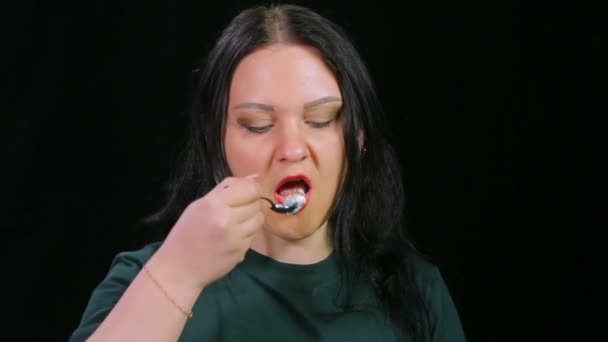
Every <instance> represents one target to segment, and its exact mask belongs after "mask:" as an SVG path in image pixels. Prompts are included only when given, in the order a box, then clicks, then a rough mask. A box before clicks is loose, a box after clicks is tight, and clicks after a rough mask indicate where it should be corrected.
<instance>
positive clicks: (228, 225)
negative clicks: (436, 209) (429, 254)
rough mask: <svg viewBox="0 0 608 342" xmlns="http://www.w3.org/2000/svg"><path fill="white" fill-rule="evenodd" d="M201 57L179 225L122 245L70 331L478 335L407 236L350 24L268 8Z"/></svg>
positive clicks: (337, 337) (76, 336) (104, 336)
mask: <svg viewBox="0 0 608 342" xmlns="http://www.w3.org/2000/svg"><path fill="white" fill-rule="evenodd" d="M201 70H202V72H201V77H200V84H199V89H198V92H197V99H196V101H195V103H194V107H193V110H192V123H191V127H192V129H191V135H190V140H189V143H188V145H187V149H186V152H185V154H184V155H183V159H182V162H181V165H180V168H179V170H178V172H177V173H176V175H175V177H174V179H173V181H172V183H171V187H170V189H171V191H170V196H169V198H168V201H167V204H166V206H165V207H164V208H163V209H162V210H160V211H159V213H158V214H157V215H156V216H155V220H156V221H158V222H161V223H163V224H164V225H165V226H166V227H170V228H171V229H169V231H168V232H167V234H166V237H165V238H164V239H162V240H161V241H159V242H157V243H152V244H149V245H147V246H145V247H144V248H143V249H141V250H138V251H133V252H124V253H121V254H119V255H118V256H117V257H116V259H115V261H114V262H113V264H112V267H111V270H110V272H109V274H108V275H107V277H106V279H105V280H104V281H102V282H101V284H99V286H98V287H97V288H96V289H95V291H94V292H93V294H92V296H91V299H90V302H89V304H88V306H87V308H86V310H85V313H84V315H83V317H82V320H81V322H80V326H79V327H78V328H77V329H76V331H75V332H74V333H73V335H72V338H71V340H72V341H80V340H84V339H86V338H88V337H89V336H91V340H100V341H102V340H121V341H122V340H145V341H156V340H158V341H168V340H177V339H181V340H184V341H190V340H192V341H194V340H196V341H244V340H255V341H258V340H260V341H262V340H263V341H274V340H277V341H278V340H281V341H283V340H290V341H310V340H323V341H402V340H405V341H426V340H432V341H448V340H449V341H463V340H464V339H465V338H464V334H463V331H462V328H461V325H460V321H459V318H458V314H457V311H456V309H455V307H454V304H453V302H452V300H451V298H450V295H449V291H448V290H447V288H446V287H445V283H444V282H443V280H442V278H441V275H440V273H439V271H438V270H437V268H436V267H434V266H433V265H432V264H430V263H428V262H425V261H424V260H423V259H422V258H421V257H419V256H417V254H416V251H415V250H414V249H413V247H412V246H411V244H410V243H409V242H408V239H407V236H406V235H405V234H404V230H403V222H402V212H403V205H404V200H403V198H404V194H403V189H402V185H401V174H400V172H399V167H398V162H397V160H396V157H395V155H394V152H393V151H392V149H391V148H390V146H389V145H388V143H387V141H385V139H384V138H383V136H382V126H381V125H380V123H381V117H380V110H379V101H378V99H377V97H376V95H375V92H374V88H373V86H372V82H371V80H370V77H369V75H368V73H367V70H366V68H365V66H364V64H363V62H362V60H361V58H360V56H359V55H358V53H357V51H356V50H355V48H354V47H353V44H352V43H351V42H350V41H349V39H348V38H347V36H346V34H345V33H344V32H343V31H342V30H341V29H340V28H339V27H338V26H336V25H335V24H333V23H332V22H330V21H328V20H327V19H325V18H323V17H321V16H319V15H318V14H316V13H314V12H312V11H311V10H309V9H305V8H302V7H297V6H289V5H280V6H271V7H255V8H251V9H248V10H246V11H244V12H242V13H241V14H240V15H238V16H237V17H236V18H235V19H234V20H233V21H232V22H231V23H230V24H229V25H228V27H227V28H226V29H225V30H224V31H223V33H222V34H221V36H220V37H219V39H218V41H217V44H216V45H215V47H214V48H213V49H212V50H211V52H210V54H209V56H208V59H207V61H206V64H205V65H204V66H203V67H202V69H201ZM269 202H270V203H269ZM272 202H276V203H275V204H273V205H271V203H272ZM292 202H293V203H292ZM292 204H293V206H292ZM272 206H275V207H277V208H279V209H277V211H279V212H276V211H273V210H271V207H272ZM294 207H295V209H293V208H294ZM281 208H283V209H285V208H287V209H286V210H290V209H293V211H292V212H288V213H287V214H286V213H283V212H280V211H281V210H280V209H281ZM286 210H283V211H286Z"/></svg>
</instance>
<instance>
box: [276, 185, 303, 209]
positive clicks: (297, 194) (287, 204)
mask: <svg viewBox="0 0 608 342" xmlns="http://www.w3.org/2000/svg"><path fill="white" fill-rule="evenodd" d="M304 204H306V193H305V192H304V189H298V190H297V191H294V192H292V193H290V194H289V195H287V196H286V197H285V200H284V201H283V204H277V206H281V207H283V208H292V207H293V208H292V209H291V211H290V212H288V213H286V214H287V215H294V214H297V213H299V212H300V210H302V207H304Z"/></svg>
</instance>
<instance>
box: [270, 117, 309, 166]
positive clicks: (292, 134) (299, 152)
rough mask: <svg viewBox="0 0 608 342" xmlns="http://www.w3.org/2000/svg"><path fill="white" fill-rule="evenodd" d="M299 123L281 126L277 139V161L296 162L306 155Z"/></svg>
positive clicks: (304, 140)
mask: <svg viewBox="0 0 608 342" xmlns="http://www.w3.org/2000/svg"><path fill="white" fill-rule="evenodd" d="M298 126H299V125H295V124H294V125H290V126H288V127H283V129H281V132H280V134H279V137H278V139H277V154H278V159H279V161H282V162H297V161H301V160H304V159H306V158H307V157H308V155H309V151H308V148H307V146H306V139H305V136H304V133H303V132H302V129H301V128H300V127H298Z"/></svg>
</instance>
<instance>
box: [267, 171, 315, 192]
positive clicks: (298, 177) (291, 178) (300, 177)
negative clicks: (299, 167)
mask: <svg viewBox="0 0 608 342" xmlns="http://www.w3.org/2000/svg"><path fill="white" fill-rule="evenodd" d="M297 180H301V181H303V182H304V183H306V185H308V189H309V190H310V188H312V186H311V184H310V179H308V177H306V176H305V175H302V174H299V175H293V176H287V177H285V178H283V179H281V180H280V181H279V184H277V187H276V188H275V189H274V192H275V193H276V192H278V191H279V189H280V188H281V187H282V186H283V185H285V183H287V182H291V181H297Z"/></svg>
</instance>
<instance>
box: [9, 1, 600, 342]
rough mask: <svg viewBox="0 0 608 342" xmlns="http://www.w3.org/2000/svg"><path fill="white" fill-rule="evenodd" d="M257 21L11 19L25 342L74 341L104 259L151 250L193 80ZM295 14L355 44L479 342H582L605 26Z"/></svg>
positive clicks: (120, 6) (575, 18)
mask: <svg viewBox="0 0 608 342" xmlns="http://www.w3.org/2000/svg"><path fill="white" fill-rule="evenodd" d="M251 3H253V2H246V1H223V2H221V3H220V2H210V1H173V2H166V3H160V2H148V1H82V2H72V3H69V2H61V1H21V2H18V3H15V4H14V6H13V7H10V8H9V11H7V12H6V13H8V14H10V16H9V17H10V19H9V21H8V24H9V25H8V27H9V30H8V31H5V33H7V38H6V39H5V41H4V43H3V45H4V49H3V51H4V53H3V55H4V57H8V60H9V63H8V64H7V65H5V66H6V67H7V68H6V71H7V73H6V75H7V77H5V78H4V79H5V80H6V81H7V83H8V85H9V87H7V91H6V92H5V94H4V95H6V98H7V99H8V102H7V103H8V104H7V105H5V106H4V108H5V110H6V113H8V115H7V116H5V115H4V114H3V115H2V116H3V118H2V125H3V128H2V131H3V132H5V133H3V134H2V135H3V136H2V141H3V145H4V146H3V149H4V153H3V159H4V162H3V166H2V170H3V172H6V174H5V176H4V177H3V178H4V180H5V183H6V184H5V190H4V194H5V195H4V205H2V208H3V210H5V211H6V213H5V214H4V215H3V217H4V220H3V222H4V227H5V229H4V232H5V236H6V235H8V238H9V239H8V240H7V241H8V242H7V243H6V248H4V252H6V253H7V257H6V258H4V260H6V264H5V267H4V269H3V273H4V277H3V278H4V280H3V282H4V283H5V285H6V284H8V285H9V287H10V288H9V289H8V290H6V291H5V292H4V295H7V296H6V298H7V300H5V301H4V302H5V305H7V306H5V311H6V312H8V313H9V315H10V317H11V318H13V319H15V322H20V324H12V325H11V326H10V327H9V334H10V333H11V332H14V333H15V336H16V339H17V340H41V341H42V340H44V341H50V340H66V339H67V338H68V336H69V334H70V333H71V331H72V330H73V329H74V328H75V327H76V325H77V324H78V320H79V318H80V315H81V314H82V311H83V309H84V306H85V305H86V302H87V300H88V296H89V295H90V292H91V291H92V289H93V287H94V286H95V285H97V284H98V283H99V282H100V281H101V280H102V278H103V277H104V275H105V274H106V272H107V271H108V267H109V263H110V262H111V260H112V257H113V256H114V255H115V254H116V253H118V252H119V251H121V250H124V249H131V248H136V247H138V246H139V245H140V243H141V239H140V237H141V236H142V233H143V232H142V231H141V230H140V229H139V228H138V226H137V225H136V222H137V220H139V219H140V218H142V217H143V216H144V215H146V214H149V213H150V212H152V211H153V210H154V209H155V208H156V207H157V206H158V205H159V204H160V201H161V197H160V195H161V187H162V185H163V182H164V181H165V180H166V178H167V177H168V175H169V172H170V170H171V167H172V165H173V162H174V159H175V157H176V153H177V152H178V151H179V149H180V147H181V144H182V142H183V137H184V136H183V133H184V132H185V124H186V120H185V118H186V114H185V113H186V110H187V106H188V99H189V97H190V91H191V89H192V83H193V70H195V69H196V68H197V63H198V62H199V61H200V59H201V58H202V57H203V56H204V54H205V52H206V51H207V50H208V48H209V47H210V45H211V43H212V42H213V39H214V37H215V36H216V35H217V34H218V32H219V30H220V29H221V28H222V27H223V25H224V24H225V23H226V22H227V21H228V20H229V19H230V18H231V17H232V16H233V15H235V14H236V13H237V12H238V11H239V10H241V9H243V8H244V7H245V6H246V5H248V4H251ZM299 3H300V4H304V5H309V6H312V7H313V8H314V9H316V10H318V11H319V12H320V13H322V14H324V15H326V16H328V17H330V18H331V19H333V20H335V21H336V22H338V23H339V24H341V25H342V26H343V27H345V28H346V30H347V31H348V32H350V34H351V35H352V37H353V38H354V40H355V41H356V43H357V45H358V47H359V48H360V50H361V53H362V55H363V57H364V59H365V60H366V61H367V63H368V66H369V69H370V71H371V73H372V75H373V77H374V80H375V82H376V83H377V87H378V91H379V94H380V96H381V99H382V102H383V105H384V109H385V110H386V112H387V114H388V115H389V119H390V122H391V126H390V127H391V131H389V132H386V134H387V135H388V136H389V137H390V139H391V141H392V142H393V143H394V144H395V146H396V148H397V150H398V152H399V156H400V158H401V161H402V163H403V166H404V168H405V170H406V173H405V178H406V183H407V187H408V196H409V202H408V208H407V210H408V214H409V220H410V226H409V227H410V230H411V232H412V234H413V236H414V237H415V238H416V239H417V240H418V241H419V243H420V244H421V246H423V248H424V250H425V251H426V252H427V253H430V254H431V255H433V256H434V257H435V260H436V262H437V263H438V265H439V266H440V267H441V268H442V270H443V273H444V276H445V278H446V281H447V283H448V285H449V287H450V289H451V291H452V295H453V297H454V300H455V302H456V304H457V306H458V308H459V311H460V313H461V318H462V321H463V325H464V328H465V332H466V334H467V336H468V337H469V339H470V341H511V340H536V339H542V340H544V339H546V338H548V336H550V335H551V336H561V337H565V338H574V339H576V340H578V339H580V338H583V337H584V336H586V334H587V333H588V331H589V330H590V329H589V328H592V326H593V324H594V323H595V322H594V319H593V318H592V316H591V315H590V314H589V313H588V311H587V310H586V306H587V304H592V303H593V302H594V298H595V297H594V295H595V294H594V290H596V289H598V288H599V285H595V284H596V280H595V277H596V274H597V273H596V272H594V270H593V269H592V260H593V256H594V255H593V254H594V253H595V249H594V248H593V247H592V246H595V243H594V238H592V237H590V236H588V235H587V233H588V232H589V231H591V230H592V229H590V228H592V227H596V226H598V225H599V223H598V222H597V221H595V220H594V219H592V217H593V214H594V213H596V212H597V209H598V208H599V207H600V206H599V205H598V202H594V201H592V200H591V199H592V198H593V195H595V194H597V193H598V192H599V190H597V186H598V183H597V182H596V180H595V178H596V176H601V175H602V173H601V172H600V171H599V165H600V162H601V161H602V160H603V159H605V157H604V154H605V151H604V148H603V147H602V146H601V145H600V141H599V138H600V137H599V132H600V128H599V116H600V113H599V110H598V106H597V105H598V104H599V97H598V96H597V93H596V89H595V87H594V85H595V84H597V83H599V81H600V79H599V76H598V75H599V74H598V72H597V71H596V70H597V69H599V67H600V63H601V59H600V56H599V48H600V44H601V43H603V41H602V40H601V39H600V36H599V33H598V28H599V24H600V21H599V18H598V17H599V16H598V15H597V13H598V11H597V9H595V8H592V7H589V6H588V5H585V4H583V3H581V2H574V1H572V2H570V3H566V2H549V1H546V2H533V1H509V2H494V1H489V2H480V3H470V2H461V1H420V0H412V1H407V2H405V3H402V4H397V3H393V2H391V3H389V2H381V1H373V2H349V1H337V0H335V1H316V2H315V1H307V2H299ZM5 118H6V119H5ZM5 123H6V125H5ZM5 127H6V129H5ZM597 178H598V179H599V177H597ZM600 227H601V226H600ZM599 273H601V272H599Z"/></svg>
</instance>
